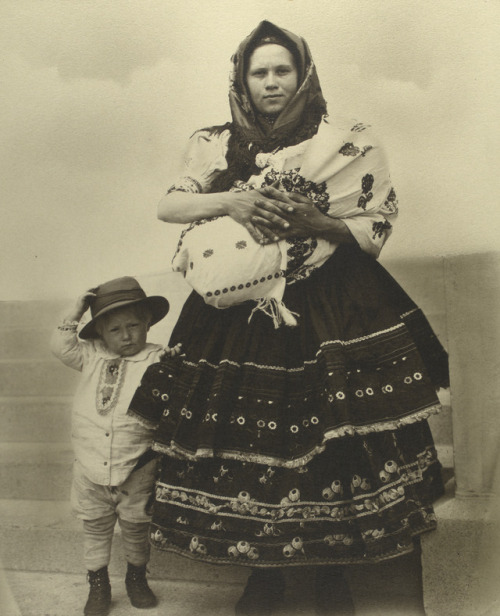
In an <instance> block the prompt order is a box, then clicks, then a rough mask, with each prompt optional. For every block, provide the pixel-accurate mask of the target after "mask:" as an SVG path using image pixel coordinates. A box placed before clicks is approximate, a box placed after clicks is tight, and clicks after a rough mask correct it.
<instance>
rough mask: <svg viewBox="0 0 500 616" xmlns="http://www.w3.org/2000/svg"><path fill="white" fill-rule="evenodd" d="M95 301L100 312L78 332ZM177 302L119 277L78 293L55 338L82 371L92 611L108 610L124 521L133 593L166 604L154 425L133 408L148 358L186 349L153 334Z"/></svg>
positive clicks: (76, 500) (80, 457) (82, 489)
mask: <svg viewBox="0 0 500 616" xmlns="http://www.w3.org/2000/svg"><path fill="white" fill-rule="evenodd" d="M89 306H90V309H91V316H92V319H91V320H90V321H89V322H88V323H87V324H86V325H85V326H84V327H83V328H82V329H81V330H80V332H79V333H78V334H77V327H78V325H79V322H80V319H81V318H82V316H83V315H84V313H85V312H86V311H87V308H88V307H89ZM168 309H169V304H168V301H167V300H166V299H165V298H164V297H160V296H150V297H147V296H146V294H145V293H144V291H143V290H142V288H141V287H140V285H139V284H138V282H137V281H136V280H135V279H134V278H131V277H123V278H117V279H115V280H111V281H109V282H106V283H104V284H102V285H100V286H99V287H97V288H96V289H91V290H90V291H87V292H86V293H84V294H83V295H82V296H81V297H79V298H78V300H77V302H76V305H75V307H74V309H73V310H72V312H71V313H70V314H68V315H67V316H66V318H65V319H64V320H63V322H62V323H61V325H59V327H58V328H57V330H56V331H55V332H54V336H53V339H52V344H51V348H52V352H53V353H54V354H55V355H56V357H58V358H59V359H60V360H61V361H62V362H63V363H64V364H66V365H67V366H69V367H70V368H74V369H75V370H79V371H81V373H82V378H81V381H80V384H79V387H78V390H77V392H76V394H75V398H74V403H73V415H72V441H73V447H74V453H75V462H74V470H73V485H72V489H71V503H72V507H73V511H74V513H75V515H76V516H77V517H78V518H79V519H81V520H83V530H84V560H85V565H86V567H87V569H88V581H89V583H90V592H89V596H88V600H87V603H86V605H85V609H84V614H85V616H105V615H106V614H108V613H109V609H110V605H111V586H110V582H109V577H108V564H109V561H110V555H111V543H112V539H113V531H114V527H115V523H116V520H118V523H119V524H120V528H121V534H122V539H123V545H124V549H125V557H126V560H127V575H126V578H125V585H126V588H127V594H128V596H129V598H130V602H131V603H132V605H133V606H134V607H138V608H148V607H153V606H154V605H156V603H157V600H156V597H155V595H154V594H153V592H152V590H151V589H150V588H149V586H148V583H147V580H146V564H147V562H148V561H149V541H148V525H149V520H150V516H149V515H148V513H147V511H146V505H147V502H148V499H149V498H150V496H151V494H152V491H153V488H154V479H155V469H156V459H155V454H154V453H153V452H152V450H151V442H152V430H150V429H149V428H147V427H146V426H143V425H141V424H140V423H139V422H138V421H137V420H136V419H135V418H133V417H131V416H129V415H128V414H127V410H128V407H129V403H130V401H131V399H132V396H133V395H134V392H135V390H136V388H137V387H138V386H139V384H140V381H141V378H142V376H143V374H144V371H145V370H146V368H147V366H149V365H150V364H152V363H155V362H157V361H159V360H160V358H161V356H162V355H164V354H165V353H167V354H169V355H176V354H178V353H179V351H180V347H179V345H178V346H176V347H175V348H174V349H168V348H167V349H165V347H162V346H160V345H158V344H151V343H148V342H147V334H148V330H149V328H150V326H151V325H154V324H155V323H157V322H158V321H160V320H161V319H162V318H163V317H164V316H165V315H166V314H167V312H168Z"/></svg>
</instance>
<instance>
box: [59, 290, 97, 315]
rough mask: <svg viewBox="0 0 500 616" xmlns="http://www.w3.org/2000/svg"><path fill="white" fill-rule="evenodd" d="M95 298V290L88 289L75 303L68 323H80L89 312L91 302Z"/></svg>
mask: <svg viewBox="0 0 500 616" xmlns="http://www.w3.org/2000/svg"><path fill="white" fill-rule="evenodd" d="M94 297H95V289H88V291H85V293H82V295H80V296H79V297H78V299H77V300H76V303H75V307H74V309H73V312H72V313H71V314H69V315H68V316H67V317H66V319H67V320H68V321H80V319H81V318H82V316H83V315H84V314H85V313H86V312H87V310H88V309H89V306H90V302H91V301H92V299H93V298H94Z"/></svg>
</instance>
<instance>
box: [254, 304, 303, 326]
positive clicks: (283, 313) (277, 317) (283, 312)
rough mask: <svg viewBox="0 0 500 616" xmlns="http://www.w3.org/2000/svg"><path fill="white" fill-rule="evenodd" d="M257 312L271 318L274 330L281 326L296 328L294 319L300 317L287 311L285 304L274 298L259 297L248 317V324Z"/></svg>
mask: <svg viewBox="0 0 500 616" xmlns="http://www.w3.org/2000/svg"><path fill="white" fill-rule="evenodd" d="M257 310H261V311H262V312H263V313H264V314H267V316H269V317H271V319H272V320H273V323H274V328H275V329H277V328H278V327H280V325H282V324H285V325H287V326H288V327H296V326H297V319H296V318H295V317H298V316H300V315H299V314H298V313H297V312H292V311H291V310H288V308H287V307H286V306H285V304H284V303H283V302H282V301H280V300H277V299H276V298H275V297H261V298H260V299H259V300H257V305H256V306H255V308H254V309H253V310H252V312H251V314H250V316H249V317H248V322H249V323H250V321H251V319H252V317H253V315H254V313H255V312H256V311H257Z"/></svg>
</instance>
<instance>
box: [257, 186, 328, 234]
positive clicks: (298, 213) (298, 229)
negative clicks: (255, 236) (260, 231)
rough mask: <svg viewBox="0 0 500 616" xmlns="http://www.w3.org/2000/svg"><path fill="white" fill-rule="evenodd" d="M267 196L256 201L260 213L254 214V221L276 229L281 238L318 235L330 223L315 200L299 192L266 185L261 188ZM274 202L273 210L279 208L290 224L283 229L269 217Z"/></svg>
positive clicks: (258, 224)
mask: <svg viewBox="0 0 500 616" xmlns="http://www.w3.org/2000/svg"><path fill="white" fill-rule="evenodd" d="M259 192H260V194H261V195H262V196H263V197H265V199H261V200H258V201H256V205H257V206H258V207H259V208H260V212H259V214H258V215H256V216H254V218H253V222H254V224H256V225H257V226H258V227H259V228H261V227H266V228H270V229H272V230H273V231H275V234H276V235H278V236H279V239H283V238H284V237H293V236H296V235H302V236H307V237H316V236H318V235H321V234H322V233H323V232H324V231H325V228H326V226H327V225H328V220H329V219H328V217H327V216H325V215H324V214H322V213H321V212H320V211H319V210H318V209H317V208H316V207H315V205H314V203H313V201H312V200H311V199H309V198H308V197H306V196H305V195H301V194H299V193H287V192H284V191H282V190H279V189H278V188H276V187H274V186H266V187H265V188H261V189H260V190H259ZM269 203H271V204H272V208H273V211H275V210H278V211H279V212H280V217H281V218H283V219H284V220H285V221H286V222H287V223H288V226H287V227H286V228H285V230H283V227H282V228H281V229H276V228H275V226H274V224H273V221H272V220H270V219H269V216H267V214H268V208H269V207H270V206H269Z"/></svg>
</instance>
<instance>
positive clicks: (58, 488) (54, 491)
mask: <svg viewBox="0 0 500 616" xmlns="http://www.w3.org/2000/svg"><path fill="white" fill-rule="evenodd" d="M72 462H73V451H72V449H71V445H70V444H69V443H2V446H1V448H0V494H1V497H2V498H4V499H18V498H19V499H25V498H29V499H34V500H57V499H66V498H69V492H70V486H71V468H72Z"/></svg>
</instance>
